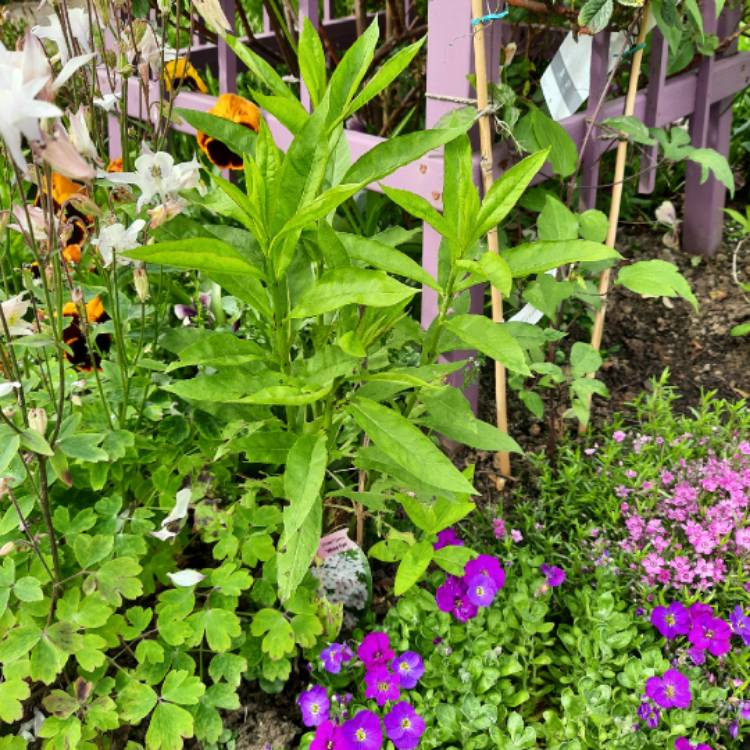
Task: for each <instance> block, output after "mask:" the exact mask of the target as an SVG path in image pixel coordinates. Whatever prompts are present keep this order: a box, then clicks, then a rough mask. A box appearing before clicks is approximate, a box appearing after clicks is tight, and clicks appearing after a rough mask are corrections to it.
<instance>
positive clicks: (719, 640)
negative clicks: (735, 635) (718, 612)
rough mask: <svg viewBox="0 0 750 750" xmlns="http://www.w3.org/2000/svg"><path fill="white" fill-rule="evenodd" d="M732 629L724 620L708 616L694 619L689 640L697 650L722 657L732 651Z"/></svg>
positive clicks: (704, 615) (703, 615) (702, 615)
mask: <svg viewBox="0 0 750 750" xmlns="http://www.w3.org/2000/svg"><path fill="white" fill-rule="evenodd" d="M731 638H732V629H731V628H730V627H729V625H727V623H726V622H724V620H722V619H720V618H719V617H713V616H712V615H708V614H701V615H698V616H697V617H693V622H692V625H691V627H690V632H689V633H688V640H689V641H690V643H692V644H693V646H695V647H696V648H701V649H704V650H706V651H708V652H709V653H710V654H713V655H714V656H722V655H723V654H726V653H728V652H729V650H730V649H731V647H732V646H731Z"/></svg>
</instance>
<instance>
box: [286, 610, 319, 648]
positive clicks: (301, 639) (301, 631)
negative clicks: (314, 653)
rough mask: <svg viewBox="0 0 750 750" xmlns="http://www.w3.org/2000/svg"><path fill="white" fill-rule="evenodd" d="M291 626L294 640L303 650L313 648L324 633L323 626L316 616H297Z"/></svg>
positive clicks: (293, 618)
mask: <svg viewBox="0 0 750 750" xmlns="http://www.w3.org/2000/svg"><path fill="white" fill-rule="evenodd" d="M291 624H292V630H293V631H294V638H295V640H296V641H297V643H299V645H300V646H302V648H312V647H313V646H314V645H315V644H316V643H317V642H318V636H319V635H321V634H322V633H323V624H322V623H321V622H320V620H319V619H318V618H317V617H316V616H315V615H304V614H303V615H295V616H294V617H292V623H291Z"/></svg>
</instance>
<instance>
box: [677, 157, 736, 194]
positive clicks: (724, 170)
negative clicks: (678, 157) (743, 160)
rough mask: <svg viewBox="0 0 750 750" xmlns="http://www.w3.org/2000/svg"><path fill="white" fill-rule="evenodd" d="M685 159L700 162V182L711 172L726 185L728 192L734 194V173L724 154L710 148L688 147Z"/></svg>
mask: <svg viewBox="0 0 750 750" xmlns="http://www.w3.org/2000/svg"><path fill="white" fill-rule="evenodd" d="M687 159H688V161H693V162H695V163H696V164H700V167H701V183H704V182H705V181H706V180H707V179H708V176H709V173H711V174H713V176H714V177H715V178H716V179H717V180H718V181H719V182H720V183H721V184H722V185H724V187H726V189H727V190H728V191H729V194H730V195H732V196H734V174H733V173H732V168H731V167H730V166H729V162H728V161H727V158H726V156H724V155H723V154H720V153H719V152H718V151H716V150H714V149H712V148H693V149H690V152H689V154H688V156H687Z"/></svg>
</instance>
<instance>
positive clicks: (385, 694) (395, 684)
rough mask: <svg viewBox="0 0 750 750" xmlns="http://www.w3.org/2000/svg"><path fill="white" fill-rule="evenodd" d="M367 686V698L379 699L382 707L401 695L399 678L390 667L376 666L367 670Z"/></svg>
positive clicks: (378, 702)
mask: <svg viewBox="0 0 750 750" xmlns="http://www.w3.org/2000/svg"><path fill="white" fill-rule="evenodd" d="M365 686H366V688H365V698H368V699H370V700H375V701H377V704H378V705H379V706H381V707H382V706H385V704H386V703H388V701H397V700H398V699H399V698H400V697H401V691H400V690H399V678H398V676H397V675H395V674H393V672H391V671H390V670H389V669H388V667H384V666H375V667H372V668H371V669H369V670H368V671H367V672H365Z"/></svg>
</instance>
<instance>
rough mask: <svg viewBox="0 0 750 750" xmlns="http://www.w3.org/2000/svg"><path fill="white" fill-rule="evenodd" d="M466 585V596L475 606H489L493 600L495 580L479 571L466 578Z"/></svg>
mask: <svg viewBox="0 0 750 750" xmlns="http://www.w3.org/2000/svg"><path fill="white" fill-rule="evenodd" d="M464 583H465V585H466V598H467V599H468V600H469V601H470V602H471V603H472V604H473V605H474V606H476V607H489V606H490V604H492V602H493V601H494V600H495V595H496V594H497V587H496V586H495V582H494V581H493V580H492V579H491V578H490V577H489V576H486V575H482V574H481V573H479V574H478V575H475V576H472V577H471V578H469V579H468V580H464Z"/></svg>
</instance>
